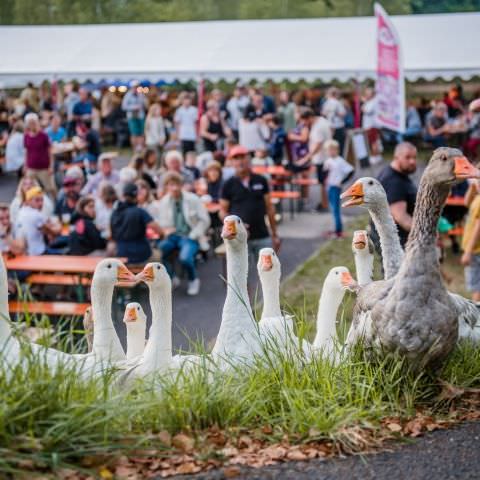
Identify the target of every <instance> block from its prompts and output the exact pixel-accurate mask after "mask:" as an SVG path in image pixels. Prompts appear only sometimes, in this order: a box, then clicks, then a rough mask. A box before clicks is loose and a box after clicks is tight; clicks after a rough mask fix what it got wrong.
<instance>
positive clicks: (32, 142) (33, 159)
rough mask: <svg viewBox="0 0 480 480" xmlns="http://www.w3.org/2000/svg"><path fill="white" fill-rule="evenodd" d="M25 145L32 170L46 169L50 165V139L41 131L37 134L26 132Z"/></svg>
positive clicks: (28, 166) (27, 162) (28, 164)
mask: <svg viewBox="0 0 480 480" xmlns="http://www.w3.org/2000/svg"><path fill="white" fill-rule="evenodd" d="M24 145H25V149H26V151H27V161H26V165H27V168H31V169H32V170H45V169H47V168H48V167H49V165H50V155H49V148H50V139H49V138H48V135H47V134H46V133H45V132H43V131H40V132H38V133H37V134H36V135H32V134H31V133H28V132H25V136H24Z"/></svg>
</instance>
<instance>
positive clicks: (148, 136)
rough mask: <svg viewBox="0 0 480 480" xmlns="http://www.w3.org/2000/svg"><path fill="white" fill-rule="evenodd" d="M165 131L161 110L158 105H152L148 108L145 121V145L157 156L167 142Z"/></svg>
mask: <svg viewBox="0 0 480 480" xmlns="http://www.w3.org/2000/svg"><path fill="white" fill-rule="evenodd" d="M165 129H166V125H165V122H164V120H163V117H162V108H161V107H160V105H159V104H158V103H154V104H153V105H152V106H151V107H150V108H149V110H148V114H147V119H146V121H145V143H146V145H147V147H148V148H149V149H150V150H155V151H156V152H157V155H159V156H160V155H161V154H162V149H163V146H164V145H165V141H166V140H167V135H166V133H165Z"/></svg>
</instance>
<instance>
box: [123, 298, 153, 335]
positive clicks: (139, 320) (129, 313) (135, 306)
mask: <svg viewBox="0 0 480 480" xmlns="http://www.w3.org/2000/svg"><path fill="white" fill-rule="evenodd" d="M123 322H124V323H125V325H126V326H127V328H131V327H133V328H135V329H137V327H139V329H143V330H144V329H145V326H146V325H147V316H146V315H145V312H144V311H143V308H142V306H141V305H140V304H139V303H137V302H130V303H127V306H126V307H125V314H124V316H123Z"/></svg>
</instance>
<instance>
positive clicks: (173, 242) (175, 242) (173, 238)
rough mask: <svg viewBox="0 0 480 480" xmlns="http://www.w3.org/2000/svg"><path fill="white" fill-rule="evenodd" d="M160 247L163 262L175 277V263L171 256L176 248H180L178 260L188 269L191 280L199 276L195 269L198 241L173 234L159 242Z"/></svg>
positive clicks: (171, 275)
mask: <svg viewBox="0 0 480 480" xmlns="http://www.w3.org/2000/svg"><path fill="white" fill-rule="evenodd" d="M158 248H159V249H160V250H161V251H162V259H163V263H164V265H165V267H166V269H167V271H168V273H169V275H170V277H173V273H174V270H173V264H172V262H171V258H169V257H170V256H171V255H172V253H173V252H174V251H175V250H178V261H179V262H180V264H181V265H182V267H183V268H184V269H185V270H186V271H187V275H188V279H189V280H190V281H192V280H195V279H196V278H197V272H196V270H195V256H196V255H197V253H198V242H197V241H196V240H192V239H191V238H188V237H182V236H181V235H176V234H172V235H169V236H168V237H167V238H166V239H165V240H162V241H161V242H158Z"/></svg>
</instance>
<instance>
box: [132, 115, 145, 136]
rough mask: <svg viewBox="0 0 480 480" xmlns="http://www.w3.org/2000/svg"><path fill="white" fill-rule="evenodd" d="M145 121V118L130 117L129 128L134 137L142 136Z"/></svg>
mask: <svg viewBox="0 0 480 480" xmlns="http://www.w3.org/2000/svg"><path fill="white" fill-rule="evenodd" d="M144 127H145V122H144V120H143V118H129V119H128V130H130V135H132V137H141V136H142V135H143V133H144Z"/></svg>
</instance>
